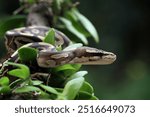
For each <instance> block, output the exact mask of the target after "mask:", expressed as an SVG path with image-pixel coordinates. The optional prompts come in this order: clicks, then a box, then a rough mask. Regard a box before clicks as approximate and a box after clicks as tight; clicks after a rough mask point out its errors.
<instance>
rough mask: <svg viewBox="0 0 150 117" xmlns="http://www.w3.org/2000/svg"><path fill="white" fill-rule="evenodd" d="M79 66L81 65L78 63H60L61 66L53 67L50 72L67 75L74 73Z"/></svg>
mask: <svg viewBox="0 0 150 117" xmlns="http://www.w3.org/2000/svg"><path fill="white" fill-rule="evenodd" d="M80 67H81V65H78V64H66V65H62V66H58V67H56V68H53V69H52V73H55V74H58V75H63V76H65V77H68V76H70V75H72V74H74V73H75V72H77V71H78V70H79V68H80Z"/></svg>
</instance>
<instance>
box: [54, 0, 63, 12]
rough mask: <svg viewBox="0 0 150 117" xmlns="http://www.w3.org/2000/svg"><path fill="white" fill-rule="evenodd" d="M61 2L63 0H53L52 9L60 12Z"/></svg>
mask: <svg viewBox="0 0 150 117" xmlns="http://www.w3.org/2000/svg"><path fill="white" fill-rule="evenodd" d="M62 3H63V0H53V7H54V9H55V10H54V11H55V12H56V11H57V12H60V10H61V4H62Z"/></svg>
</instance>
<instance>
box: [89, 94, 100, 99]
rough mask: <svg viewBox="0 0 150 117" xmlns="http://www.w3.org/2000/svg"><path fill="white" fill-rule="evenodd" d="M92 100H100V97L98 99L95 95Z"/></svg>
mask: <svg viewBox="0 0 150 117" xmlns="http://www.w3.org/2000/svg"><path fill="white" fill-rule="evenodd" d="M90 100H99V99H98V97H96V96H94V95H93V96H92V97H91V99H90Z"/></svg>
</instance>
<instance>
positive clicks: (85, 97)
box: [76, 91, 93, 100]
mask: <svg viewBox="0 0 150 117" xmlns="http://www.w3.org/2000/svg"><path fill="white" fill-rule="evenodd" d="M92 97H93V96H92V95H91V94H90V93H88V92H84V91H80V92H79V93H78V95H77V96H76V100H90V99H91V98H92Z"/></svg>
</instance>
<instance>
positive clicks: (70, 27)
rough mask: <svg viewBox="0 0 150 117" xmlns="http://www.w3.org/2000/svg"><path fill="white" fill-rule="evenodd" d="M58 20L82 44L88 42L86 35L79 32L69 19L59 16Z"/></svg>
mask: <svg viewBox="0 0 150 117" xmlns="http://www.w3.org/2000/svg"><path fill="white" fill-rule="evenodd" d="M59 19H60V21H61V22H62V23H63V24H64V25H65V28H66V29H67V30H68V31H70V32H71V33H72V34H74V35H75V36H76V37H78V38H79V39H80V40H81V41H82V42H83V43H84V44H86V45H87V44H88V41H87V39H86V37H85V36H84V35H83V34H82V33H80V32H79V31H78V30H77V29H76V28H75V27H74V26H73V25H72V23H71V21H70V20H68V19H66V18H63V17H60V18H59Z"/></svg>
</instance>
